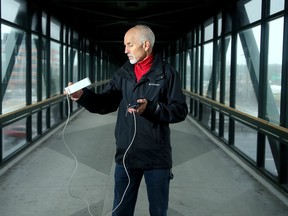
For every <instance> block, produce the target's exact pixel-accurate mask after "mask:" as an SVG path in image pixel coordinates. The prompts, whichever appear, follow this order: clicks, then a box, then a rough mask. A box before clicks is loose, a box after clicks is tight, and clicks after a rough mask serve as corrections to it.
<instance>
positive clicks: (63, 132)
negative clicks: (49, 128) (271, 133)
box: [62, 94, 93, 216]
mask: <svg viewBox="0 0 288 216" xmlns="http://www.w3.org/2000/svg"><path fill="white" fill-rule="evenodd" d="M67 102H68V117H67V120H66V123H65V126H64V128H63V131H62V139H63V143H64V144H65V146H66V148H67V149H68V151H69V152H70V154H71V155H72V157H73V158H74V160H75V168H74V171H73V173H72V175H71V176H70V179H69V182H68V190H69V194H70V196H71V197H73V198H75V199H80V200H82V201H84V202H86V204H87V208H88V212H89V214H90V216H93V214H92V213H91V211H90V205H89V202H88V201H87V200H86V199H84V198H81V197H79V196H75V195H73V193H72V192H71V188H70V185H71V182H72V178H73V176H74V175H75V173H76V171H77V169H78V160H77V157H76V156H75V155H74V154H73V152H72V151H71V149H70V148H69V146H68V145H67V143H66V140H65V130H66V127H67V124H68V122H69V119H70V100H69V96H68V94H67Z"/></svg>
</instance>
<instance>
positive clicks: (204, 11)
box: [30, 0, 237, 62]
mask: <svg viewBox="0 0 288 216" xmlns="http://www.w3.org/2000/svg"><path fill="white" fill-rule="evenodd" d="M236 1H237V0H150V1H139V0H138V1H114V0H41V1H39V0H30V2H33V4H35V5H37V6H40V7H41V8H43V9H45V10H46V11H47V12H49V13H50V14H52V15H54V16H55V17H56V18H59V19H60V20H62V21H64V22H65V23H67V24H69V25H70V26H72V27H73V28H75V29H76V30H77V31H79V32H81V34H82V35H83V36H85V37H87V38H89V39H91V40H92V41H95V42H97V43H98V44H99V45H100V46H101V47H103V48H104V49H105V50H107V51H108V52H109V53H111V54H112V55H114V56H115V57H116V58H118V59H119V60H120V61H121V62H122V61H125V60H126V56H125V54H124V46H123V37H124V33H125V32H126V30H128V28H130V27H132V26H133V25H135V24H147V25H149V26H150V27H151V28H152V30H153V31H154V33H155V35H156V45H157V46H156V47H157V48H160V49H161V48H162V47H165V46H166V45H167V43H170V42H171V41H175V39H177V38H178V37H179V35H181V34H183V33H186V32H189V30H191V29H192V28H193V27H194V26H195V25H198V24H199V23H202V22H203V21H204V20H206V19H207V18H210V17H212V16H213V15H217V13H218V12H219V11H220V10H221V9H223V8H226V7H229V6H230V5H231V4H233V3H235V2H236Z"/></svg>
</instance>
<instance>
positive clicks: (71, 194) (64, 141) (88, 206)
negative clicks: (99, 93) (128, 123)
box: [62, 94, 137, 216]
mask: <svg viewBox="0 0 288 216" xmlns="http://www.w3.org/2000/svg"><path fill="white" fill-rule="evenodd" d="M66 98H67V103H68V117H67V120H66V123H65V125H64V128H63V131H62V139H63V143H64V144H65V146H66V148H67V149H68V151H69V152H70V154H71V155H72V157H73V158H74V160H75V168H74V171H73V173H72V175H71V176H70V179H69V182H68V190H69V194H70V196H71V197H73V198H75V199H80V200H82V201H84V202H86V204H87V208H88V212H89V214H90V216H93V214H92V213H91V211H90V205H89V202H88V201H87V200H86V199H84V198H81V197H79V196H75V195H73V193H72V192H71V188H70V185H71V182H72V179H73V176H74V175H75V173H76V171H77V169H78V160H77V157H76V156H75V155H74V154H73V152H72V151H71V149H70V148H69V146H68V145H67V143H66V140H65V130H66V127H67V125H68V122H69V119H70V100H69V96H68V94H67V96H66ZM132 114H133V119H134V134H133V137H132V140H131V142H130V144H129V146H128V147H127V149H126V151H125V153H124V156H123V166H124V169H125V172H126V175H127V177H128V184H127V186H126V189H125V190H124V193H123V195H122V198H121V200H120V202H119V204H118V205H117V206H116V207H115V208H114V209H113V210H112V211H111V212H110V213H108V214H107V215H106V216H108V215H111V214H112V213H113V212H114V211H116V210H117V209H118V208H119V206H120V205H121V204H122V202H123V200H124V196H125V194H126V192H127V190H128V188H129V186H130V176H129V173H128V170H127V167H126V163H125V159H126V155H127V152H128V151H129V149H130V148H131V146H132V144H133V142H134V139H135V136H136V130H137V127H136V125H137V124H136V116H135V112H132Z"/></svg>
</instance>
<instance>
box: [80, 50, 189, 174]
mask: <svg viewBox="0 0 288 216" xmlns="http://www.w3.org/2000/svg"><path fill="white" fill-rule="evenodd" d="M139 98H145V99H147V101H148V104H147V107H146V109H145V111H144V112H143V113H142V114H141V115H139V114H135V115H136V125H137V126H136V136H135V139H134V142H133V143H132V145H131V147H130V148H129V150H128V152H127V154H126V156H125V159H126V160H125V165H126V166H127V168H135V169H138V168H139V169H162V168H171V167H172V152H171V144H170V128H169V124H170V123H177V122H180V121H183V120H184V119H185V118H186V116H187V113H188V108H187V104H186V99H185V96H184V94H183V93H182V88H181V82H180V77H179V74H178V72H177V71H175V70H174V69H173V68H172V67H171V66H170V64H168V63H165V62H164V61H163V60H162V58H161V56H159V55H156V56H155V57H154V61H153V64H152V67H151V69H150V70H149V71H148V72H147V73H146V74H145V75H144V76H143V77H142V78H141V80H140V81H139V82H136V76H135V73H134V65H132V64H131V63H130V62H129V61H127V62H126V63H125V64H124V65H123V66H122V67H121V68H120V69H119V70H118V71H117V72H116V73H115V74H114V75H113V77H112V79H111V80H110V81H109V83H108V84H107V85H106V87H105V88H104V89H103V91H102V92H101V94H95V93H94V92H92V91H90V90H88V89H84V93H83V95H82V96H81V98H80V99H79V100H78V101H77V102H78V103H79V104H80V105H81V106H83V107H85V108H86V109H87V110H88V111H90V112H92V113H99V114H106V113H110V112H114V111H116V110H117V109H118V116H117V122H116V127H115V138H116V154H115V161H116V163H120V164H122V163H123V156H124V154H125V151H126V149H127V147H128V146H129V144H130V143H131V140H132V137H133V134H134V118H133V114H130V113H127V106H128V105H129V104H131V103H133V102H135V101H136V100H137V99H139Z"/></svg>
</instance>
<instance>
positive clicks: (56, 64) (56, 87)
mask: <svg viewBox="0 0 288 216" xmlns="http://www.w3.org/2000/svg"><path fill="white" fill-rule="evenodd" d="M50 53H51V57H50V60H51V67H50V68H51V76H50V77H51V80H50V87H51V90H50V95H51V96H53V95H56V94H59V93H60V44H58V43H55V42H51V52H50ZM61 93H62V92H61Z"/></svg>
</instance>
